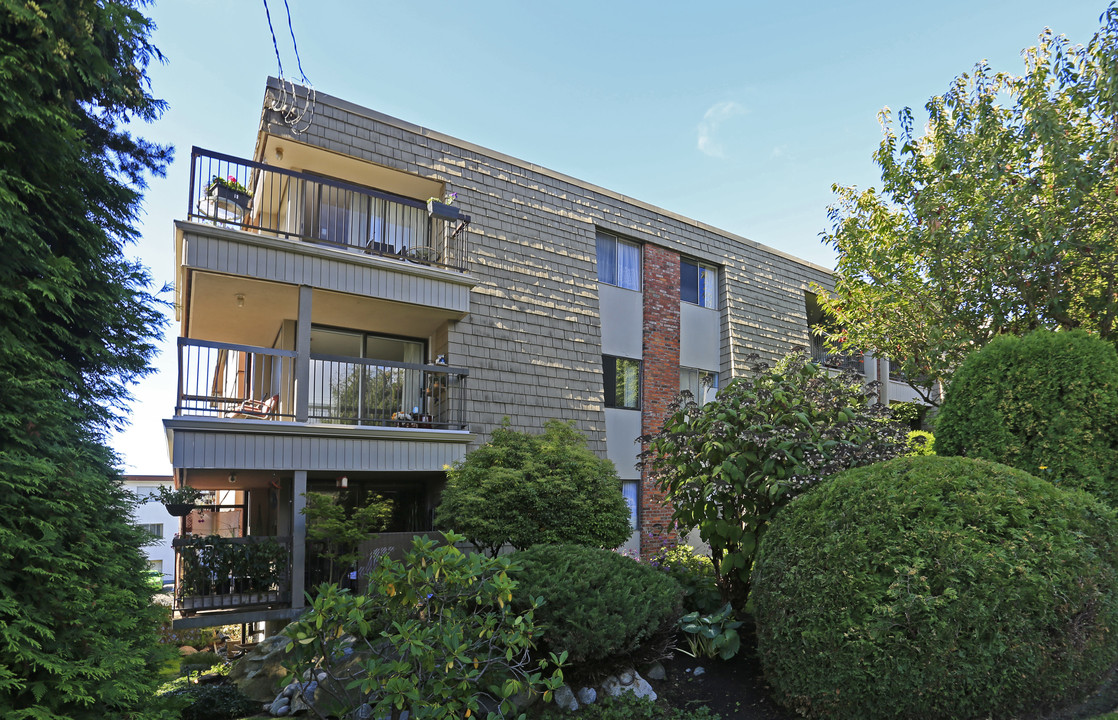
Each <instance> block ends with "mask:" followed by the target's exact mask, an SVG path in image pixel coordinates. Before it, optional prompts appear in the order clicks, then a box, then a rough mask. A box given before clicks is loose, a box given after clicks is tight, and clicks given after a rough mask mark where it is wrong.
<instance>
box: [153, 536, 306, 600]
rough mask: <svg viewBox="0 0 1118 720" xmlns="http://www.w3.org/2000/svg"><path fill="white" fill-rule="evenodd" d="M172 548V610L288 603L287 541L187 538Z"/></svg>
mask: <svg viewBox="0 0 1118 720" xmlns="http://www.w3.org/2000/svg"><path fill="white" fill-rule="evenodd" d="M172 545H173V547H174V549H175V568H176V577H175V609H176V610H180V611H184V612H187V613H196V612H201V611H209V610H221V609H229V608H242V607H250V606H268V605H287V604H289V603H290V602H291V538H290V537H264V536H249V537H241V538H227V537H218V536H214V535H209V536H200V535H185V536H181V537H176V538H175V539H174V540H173V541H172Z"/></svg>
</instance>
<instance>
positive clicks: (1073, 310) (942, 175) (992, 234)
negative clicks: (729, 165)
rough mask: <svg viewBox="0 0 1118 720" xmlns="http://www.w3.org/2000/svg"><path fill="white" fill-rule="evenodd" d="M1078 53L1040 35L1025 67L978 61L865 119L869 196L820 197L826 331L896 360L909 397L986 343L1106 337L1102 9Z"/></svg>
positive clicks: (1111, 275)
mask: <svg viewBox="0 0 1118 720" xmlns="http://www.w3.org/2000/svg"><path fill="white" fill-rule="evenodd" d="M1103 21H1104V24H1103V26H1102V28H1101V29H1100V30H1099V31H1098V32H1097V33H1096V34H1095V36H1094V37H1093V38H1092V40H1091V42H1090V43H1089V44H1088V45H1087V46H1086V47H1082V46H1072V45H1070V43H1069V42H1068V41H1067V39H1066V38H1064V37H1062V36H1059V37H1057V36H1054V35H1053V34H1052V33H1051V31H1048V30H1045V32H1044V33H1043V34H1042V35H1041V36H1040V40H1039V44H1038V46H1037V47H1035V48H1032V49H1029V50H1026V51H1025V53H1024V58H1025V74H1024V75H1022V76H1019V77H1018V76H1012V75H1008V74H1005V73H994V72H992V71H991V70H990V68H989V67H987V65H986V64H985V63H980V64H979V65H977V66H976V67H975V69H974V71H973V72H972V73H970V74H969V75H968V74H964V75H962V76H960V77H959V78H957V79H956V80H955V82H954V83H952V85H951V87H950V88H949V89H948V90H947V92H945V93H944V94H943V95H940V96H936V97H933V98H932V99H931V100H929V101H928V103H927V105H926V109H927V112H928V116H929V117H928V124H927V127H926V130H925V132H924V134H923V136H921V137H916V136H915V135H914V132H913V125H914V117H913V112H912V110H911V109H909V108H905V109H904V110H902V111H901V112H900V113H899V122H900V136H899V137H898V135H897V132H896V129H895V127H894V125H893V121H892V116H891V114H890V112H889V109H888V108H886V109H884V110H883V111H882V112H881V114H880V119H881V123H882V128H883V134H884V137H883V139H882V142H881V147H880V148H879V149H878V151H877V152H876V153H875V154H874V161H875V162H876V163H877V164H878V165H879V166H880V167H881V182H882V190H881V192H878V191H876V190H874V189H873V188H871V189H869V190H866V191H864V192H859V191H858V190H857V189H856V188H853V187H840V186H838V185H836V186H835V187H834V190H835V192H836V194H837V195H838V201H837V203H836V204H835V205H834V206H832V207H831V209H830V216H831V219H832V221H833V223H834V225H833V229H832V231H831V232H830V233H829V234H827V235H825V236H824V242H826V243H828V244H830V245H831V246H833V247H834V248H835V250H836V251H837V252H838V265H837V268H836V273H835V292H834V294H833V295H829V294H828V293H827V292H824V291H821V292H820V302H821V304H822V305H823V306H824V309H825V310H826V311H827V312H829V313H830V314H831V315H832V316H833V318H834V319H835V320H836V321H837V324H838V325H840V326H841V327H843V328H844V329H845V333H844V334H842V333H840V334H838V335H837V336H836V337H835V338H833V341H834V342H837V343H842V342H845V343H849V344H852V345H853V346H856V347H860V348H862V349H864V350H872V351H873V352H874V353H875V354H878V355H881V356H888V357H890V358H891V359H892V360H893V362H894V364H899V365H900V366H901V369H902V371H903V372H904V374H905V375H906V376H907V377H908V378H915V380H913V381H910V382H911V383H912V384H913V387H915V388H916V389H917V390H918V391H920V392H921V394H922V395H923V396H924V398H925V399H926V400H927V401H928V402H931V403H933V404H938V402H939V400H940V397H939V393H938V392H937V391H935V388H936V387H942V383H941V384H940V385H938V386H937V385H936V384H935V383H936V381H945V380H947V379H949V378H950V376H951V373H952V371H953V369H954V368H956V367H958V366H959V365H960V364H961V363H962V361H963V358H964V357H965V356H966V355H967V354H968V353H969V352H970V351H971V350H972V349H974V348H975V347H980V346H982V345H985V344H986V343H987V342H989V341H990V340H991V339H992V338H994V337H995V336H997V335H1001V334H1015V335H1020V334H1024V333H1026V332H1029V331H1030V330H1033V329H1036V328H1042V327H1043V328H1049V329H1074V328H1083V329H1086V330H1089V331H1092V332H1095V333H1097V334H1098V335H1100V336H1101V337H1103V338H1104V339H1109V340H1115V339H1118V235H1115V233H1114V232H1113V228H1114V226H1115V223H1116V222H1118V196H1116V193H1118V158H1116V156H1115V150H1116V147H1118V145H1116V140H1118V126H1116V119H1118V62H1116V61H1115V60H1116V58H1118V7H1116V6H1114V5H1112V6H1111V7H1110V8H1109V9H1108V10H1107V12H1106V14H1105V15H1104V18H1103Z"/></svg>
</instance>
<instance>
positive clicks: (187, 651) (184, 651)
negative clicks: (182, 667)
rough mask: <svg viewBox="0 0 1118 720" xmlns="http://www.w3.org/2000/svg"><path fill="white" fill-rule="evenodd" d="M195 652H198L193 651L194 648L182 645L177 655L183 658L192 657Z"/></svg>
mask: <svg viewBox="0 0 1118 720" xmlns="http://www.w3.org/2000/svg"><path fill="white" fill-rule="evenodd" d="M196 652H198V651H197V650H195V649H194V648H192V647H190V646H189V645H183V646H182V647H180V648H179V655H182V656H184V657H185V656H187V655H193V654H194V653H196Z"/></svg>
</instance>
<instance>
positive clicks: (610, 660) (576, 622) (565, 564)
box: [512, 545, 683, 676]
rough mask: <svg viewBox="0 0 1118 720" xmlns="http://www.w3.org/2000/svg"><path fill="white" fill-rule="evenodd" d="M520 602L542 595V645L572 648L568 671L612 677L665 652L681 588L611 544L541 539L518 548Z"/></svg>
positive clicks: (537, 614)
mask: <svg viewBox="0 0 1118 720" xmlns="http://www.w3.org/2000/svg"><path fill="white" fill-rule="evenodd" d="M512 558H513V560H514V561H515V562H516V563H517V564H518V565H519V566H520V569H518V570H516V571H514V572H513V574H512V575H513V577H514V578H515V579H516V580H517V582H518V583H519V585H520V596H519V597H520V598H521V599H520V600H517V599H515V598H514V600H513V603H514V605H515V606H517V607H518V608H522V609H527V605H526V603H527V602H528V598H534V597H542V598H543V599H544V604H543V605H542V606H541V607H539V608H538V609H536V611H535V617H536V619H537V620H538V621H539V622H540V623H541V625H543V626H544V631H543V635H542V636H541V637H540V649H541V650H546V651H551V652H556V653H558V652H563V651H565V652H566V653H567V654H568V657H569V659H570V663H571V668H570V672H571V673H575V674H576V675H578V674H579V673H591V674H594V673H596V674H600V675H602V676H604V675H608V674H609V672H610V671H612V670H614V669H617V668H619V667H622V666H629V667H632V666H635V665H639V664H640V663H641V662H646V661H651V660H654V659H658V658H659V657H662V656H663V655H665V654H666V651H667V648H668V647H669V646H670V644H671V642H672V640H673V639H674V635H675V628H676V621H677V620H678V619H679V617H680V615H681V614H682V611H681V606H680V602H681V598H682V596H683V592H682V590H681V589H680V587H679V584H678V583H677V582H676V581H675V580H673V579H672V578H671V577H669V576H668V575H666V574H664V573H660V572H657V571H656V570H654V569H652V568H650V567H648V566H647V565H644V564H641V563H638V562H636V561H635V560H633V559H631V558H628V557H625V556H624V555H620V554H618V553H615V552H613V551H610V550H602V549H599V548H588V547H581V546H577V545H537V546H535V547H532V548H529V549H528V550H524V551H521V552H517V553H513V555H512Z"/></svg>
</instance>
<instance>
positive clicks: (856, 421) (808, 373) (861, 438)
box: [644, 354, 907, 610]
mask: <svg viewBox="0 0 1118 720" xmlns="http://www.w3.org/2000/svg"><path fill="white" fill-rule="evenodd" d="M753 357H754V358H756V356H753ZM874 397H875V395H874V393H873V391H872V388H867V387H864V386H863V385H862V383H861V379H860V378H859V377H858V376H856V375H853V374H847V373H844V374H843V375H841V376H835V375H831V374H830V373H828V372H827V371H825V370H823V369H822V368H820V367H819V366H818V365H817V364H815V363H813V362H811V361H810V360H809V359H808V358H807V356H805V355H802V354H794V355H790V356H788V357H787V358H785V359H784V360H783V361H781V363H780V364H779V365H778V366H777V367H776V368H774V369H769V368H768V366H767V365H765V364H764V363H756V364H755V365H754V366H753V375H752V377H741V378H736V379H735V380H733V381H732V382H731V383H730V384H729V385H727V386H726V387H725V388H723V389H722V390H721V391H720V392H719V393H718V397H717V398H716V399H715V400H713V401H711V402H708V403H707V404H706V405H703V406H702V407H699V406H698V405H697V404H695V403H694V402H691V401H690V400H689V399H688V398H687V397H686V396H682V397H681V398H680V399H679V400H677V401H676V403H675V404H673V406H672V412H671V415H670V416H669V417H668V418H667V420H665V422H664V426H663V429H662V430H661V431H660V432H659V433H657V434H655V435H652V436H650V437H648V438H646V440H648V443H649V445H648V449H647V450H646V451H645V453H644V463H645V466H646V467H647V468H648V469H649V470H650V472H651V473H652V475H653V477H654V478H655V479H656V481H657V482H658V483H659V486H660V487H661V488H662V489H663V490H664V492H665V493H666V495H665V497H666V499H667V501H668V502H670V503H671V504H672V507H673V518H674V519H675V520H676V521H677V522H678V523H679V524H680V525H681V526H683V527H688V528H691V527H695V528H698V530H699V535H700V537H702V539H703V541H704V542H706V543H707V544H708V545H710V553H711V560H713V562H714V572H715V576H716V578H717V581H718V587H719V591H720V593H721V595H722V600H723V602H730V603H733V605H734V607H736V608H737V609H738V610H742V609H744V608H745V604H746V601H747V600H748V598H749V589H750V578H751V574H752V571H753V559H754V556H755V554H756V552H757V546H758V543H759V542H760V540H761V538H762V536H763V535H764V533H765V531H766V530H767V528H768V523H769V520H771V519H772V517H773V515H774V514H775V513H776V512H777V511H778V510H779V509H780V508H781V507H783V506H784V505H786V504H787V503H788V502H789V501H790V500H791V499H792V498H794V497H796V496H797V495H799V494H801V493H803V492H804V491H805V490H807V489H808V488H810V487H812V486H813V485H815V484H817V483H818V482H819V481H820V480H821V479H822V478H824V477H826V476H828V475H832V474H834V473H837V472H839V471H841V470H845V469H847V468H852V467H858V466H861V465H868V464H870V463H873V462H878V461H880V460H887V459H889V458H893V457H896V456H899V455H904V454H905V453H906V452H907V448H906V446H905V432H906V430H907V428H906V427H904V426H902V425H900V424H898V423H895V422H893V421H891V420H890V419H889V414H888V413H889V411H888V410H887V409H886V408H883V407H881V406H879V405H876V404H871V403H872V400H873V398H874Z"/></svg>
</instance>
